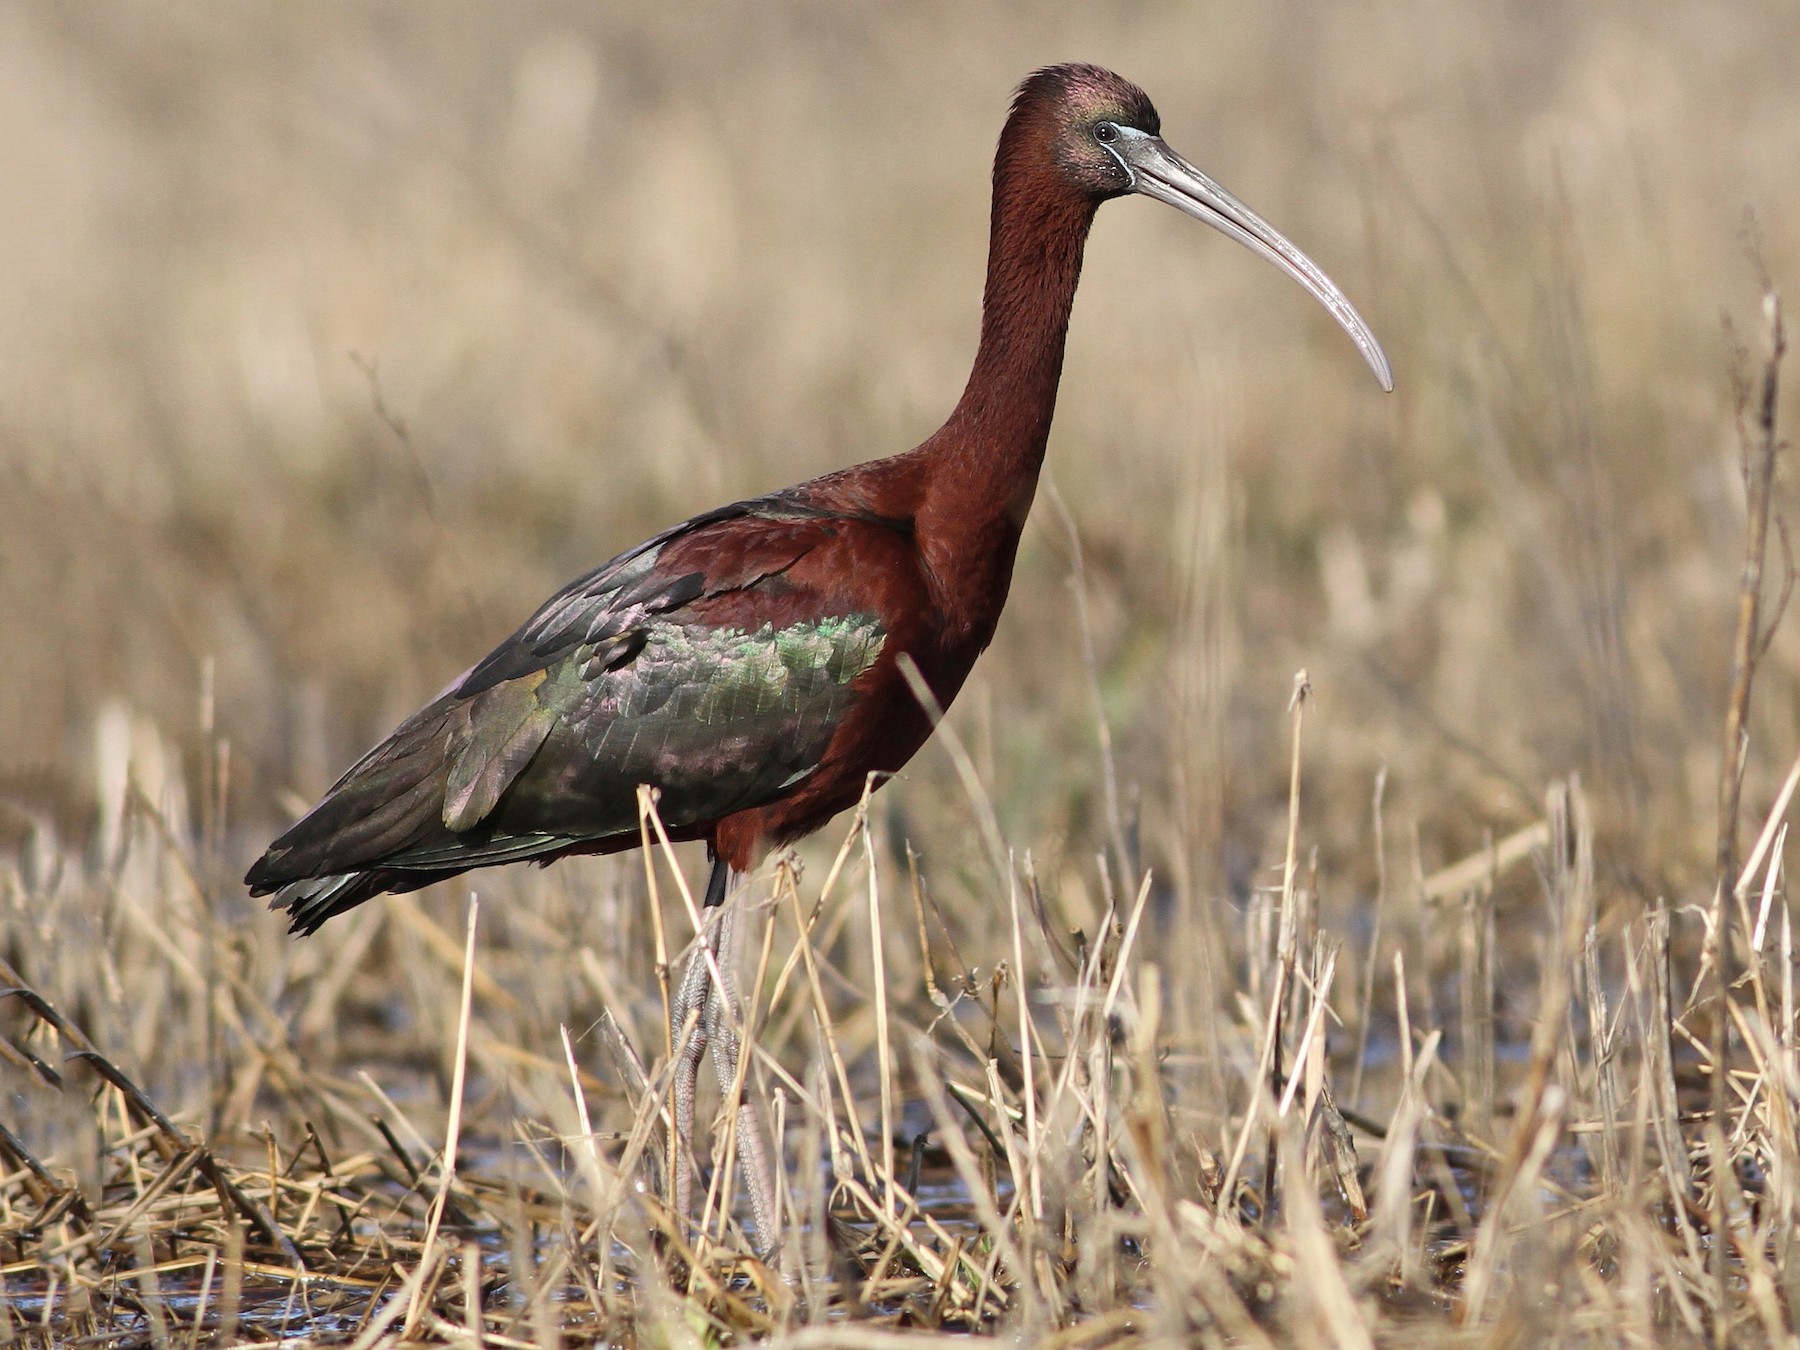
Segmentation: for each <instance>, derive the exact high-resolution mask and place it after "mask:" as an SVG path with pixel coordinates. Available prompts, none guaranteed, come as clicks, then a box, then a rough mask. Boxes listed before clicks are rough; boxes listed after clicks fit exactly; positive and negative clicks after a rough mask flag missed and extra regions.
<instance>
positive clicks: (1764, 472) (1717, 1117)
mask: <svg viewBox="0 0 1800 1350" xmlns="http://www.w3.org/2000/svg"><path fill="white" fill-rule="evenodd" d="M1763 318H1764V324H1765V330H1766V336H1767V342H1768V352H1767V355H1766V356H1765V357H1764V359H1763V364H1762V373H1761V380H1760V381H1759V382H1758V384H1757V388H1756V391H1755V418H1756V430H1755V435H1754V438H1753V437H1752V434H1751V433H1750V431H1749V430H1748V428H1746V427H1745V426H1744V417H1745V414H1746V413H1747V412H1748V411H1749V407H1748V405H1749V402H1750V399H1751V396H1752V391H1751V389H1750V387H1749V385H1748V383H1747V382H1746V383H1745V384H1743V385H1741V386H1740V388H1739V390H1738V409H1737V410H1738V427H1739V430H1738V434H1739V441H1740V443H1741V445H1742V447H1743V453H1744V464H1743V473H1744V499H1745V500H1744V506H1745V512H1746V515H1747V517H1748V521H1747V528H1746V532H1745V538H1744V564H1743V571H1742V574H1741V577H1740V581H1739V587H1738V613H1737V630H1736V633H1735V634H1734V636H1733V639H1732V651H1731V686H1730V696H1729V698H1728V699H1727V701H1726V705H1725V734H1724V741H1723V744H1722V745H1721V746H1720V755H1719V826H1718V840H1717V847H1716V861H1717V872H1716V878H1717V879H1716V882H1715V885H1714V889H1713V901H1712V911H1711V918H1710V928H1709V932H1708V934H1707V942H1708V945H1709V946H1710V948H1711V955H1712V961H1713V999H1712V1003H1713V1009H1712V1014H1713V1016H1712V1028H1711V1030H1712V1038H1711V1047H1710V1049H1711V1058H1712V1083H1711V1087H1712V1093H1711V1119H1710V1120H1709V1121H1708V1124H1707V1130H1706V1138H1707V1152H1708V1155H1709V1157H1710V1160H1711V1172H1712V1181H1713V1185H1712V1205H1711V1214H1710V1216H1709V1217H1710V1220H1711V1224H1712V1231H1713V1243H1712V1249H1711V1270H1712V1277H1713V1297H1714V1300H1715V1303H1714V1316H1715V1318H1716V1319H1718V1324H1717V1328H1716V1330H1717V1333H1718V1334H1719V1335H1721V1336H1723V1335H1724V1334H1725V1332H1726V1326H1727V1323H1728V1321H1729V1313H1728V1307H1729V1299H1728V1282H1729V1278H1730V1251H1729V1244H1728V1243H1727V1242H1726V1240H1725V1232H1726V1218H1727V1214H1726V1187H1725V1186H1724V1185H1723V1184H1722V1182H1723V1175H1724V1169H1725V1168H1726V1166H1727V1165H1728V1160H1727V1158H1726V1153H1725V1113H1726V1109H1727V1106H1728V1104H1729V1095H1730V1094H1729V1092H1728V1088H1727V1076H1728V1074H1729V1066H1730V1048H1731V1029H1730V1020H1731V1019H1730V1013H1729V1005H1730V997H1731V984H1732V955H1731V935H1730V930H1729V927H1728V925H1729V924H1730V921H1731V913H1730V905H1729V903H1728V901H1729V899H1730V897H1731V895H1732V893H1733V891H1734V890H1735V889H1736V881H1737V847H1738V811H1739V805H1740V799H1741V797H1742V794H1743V787H1744V775H1743V766H1744V752H1745V747H1746V742H1747V738H1748V732H1747V730H1746V726H1747V723H1748V720H1749V715H1750V694H1751V686H1752V684H1753V682H1754V680H1755V677H1756V663H1757V659H1758V657H1759V656H1760V655H1761V653H1762V649H1763V638H1762V631H1761V628H1762V618H1761V605H1762V585H1763V564H1764V561H1765V558H1766V555H1767V552H1768V538H1769V519H1770V516H1771V514H1772V513H1773V496H1774V482H1775V459H1776V455H1777V454H1778V452H1779V451H1780V449H1781V442H1780V440H1779V438H1778V437H1777V434H1776V406H1777V399H1778V396H1779V393H1780V388H1781V360H1782V357H1783V356H1784V355H1785V353H1786V351H1787V333H1786V330H1785V329H1784V327H1783V325H1782V321H1781V298H1780V296H1779V295H1777V294H1776V292H1775V290H1774V289H1773V288H1772V287H1766V288H1765V290H1764V293H1763Z"/></svg>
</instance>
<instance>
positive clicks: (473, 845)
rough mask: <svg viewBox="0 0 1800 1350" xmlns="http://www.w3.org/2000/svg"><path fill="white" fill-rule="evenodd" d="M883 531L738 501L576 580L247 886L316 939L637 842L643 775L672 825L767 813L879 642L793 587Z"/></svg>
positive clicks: (775, 503)
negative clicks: (366, 919) (338, 918)
mask: <svg viewBox="0 0 1800 1350" xmlns="http://www.w3.org/2000/svg"><path fill="white" fill-rule="evenodd" d="M871 528H873V529H878V530H879V529H884V528H886V526H885V525H882V524H872V523H871V522H868V521H863V520H858V519H856V518H853V517H840V516H836V515H834V514H833V513H830V512H826V511H822V510H814V509H810V508H808V507H806V506H804V505H802V504H796V503H794V502H792V501H787V500H783V499H780V498H774V499H765V500H763V501H758V502H745V503H739V504H737V505H736V506H732V507H726V508H724V509H722V510H719V511H715V512H711V513H709V514H707V515H705V516H700V517H696V518H695V519H694V520H692V521H689V522H687V523H686V524H685V525H683V526H680V527H677V528H676V529H674V530H670V531H666V532H665V533H663V534H661V535H658V536H657V537H656V538H654V539H652V540H650V541H648V542H647V543H645V544H643V545H641V546H639V547H638V548H636V549H633V550H632V551H630V552H629V553H625V554H621V555H620V556H619V557H617V558H614V559H613V560H612V561H610V562H608V563H606V564H605V565H604V566H602V567H599V568H596V569H595V570H594V571H593V572H590V573H589V574H587V575H586V576H584V577H581V578H579V579H578V580H576V581H575V582H573V583H572V584H570V585H569V586H567V587H565V588H564V589H563V590H561V591H559V592H558V593H557V594H556V595H554V596H552V597H551V598H550V600H549V601H547V602H546V603H545V604H544V605H543V606H542V607H541V608H540V609H539V610H538V611H537V613H536V614H534V615H533V616H532V618H531V619H530V620H529V621H527V622H526V623H525V625H524V626H523V627H521V628H520V629H519V631H518V632H516V633H515V634H513V636H512V637H510V638H509V639H507V641H505V642H504V643H502V644H501V645H500V646H499V647H498V648H496V649H495V650H494V652H493V653H491V654H490V655H489V656H488V657H487V658H486V659H485V660H483V661H482V662H481V663H480V664H478V665H477V666H475V667H474V668H473V669H472V670H471V671H470V672H469V673H468V674H467V675H465V676H464V677H463V678H462V679H461V680H459V681H457V682H456V684H454V685H452V686H451V687H450V689H448V690H447V691H446V692H445V693H444V694H443V695H442V696H440V697H439V698H438V699H437V700H435V701H434V702H433V703H432V704H431V705H429V706H428V707H426V708H424V709H422V710H421V711H420V712H418V713H417V714H415V715H414V716H413V717H411V718H409V719H407V721H406V722H404V723H402V724H401V726H400V727H398V728H397V729H396V730H395V731H394V733H393V734H392V735H391V736H390V737H388V739H387V740H385V741H383V742H382V743H381V744H380V745H378V746H376V747H375V748H374V749H373V750H371V751H370V752H369V753H368V754H367V755H365V756H364V757H363V758H362V759H361V760H359V761H358V762H357V763H356V765H354V766H353V767H352V768H351V769H350V770H349V772H347V773H346V774H345V775H344V776H343V777H342V778H341V779H339V780H338V782H337V784H336V785H335V786H334V787H333V788H332V789H331V790H330V792H328V793H327V794H326V796H325V798H324V799H323V800H322V801H321V802H320V803H319V804H318V806H316V807H315V808H314V809H313V810H312V811H311V812H310V813H309V814H308V815H307V816H306V817H304V818H303V819H302V820H301V821H299V822H298V823H297V824H296V825H294V827H293V828H292V829H290V830H288V831H287V833H285V834H284V835H282V836H281V838H279V839H277V840H276V841H275V842H274V844H273V845H271V846H270V848H269V851H268V852H267V853H266V854H265V855H264V856H263V858H262V859H261V860H260V861H258V862H257V864H256V865H255V866H254V867H253V868H251V870H250V873H249V875H248V876H247V878H246V881H247V882H248V883H249V885H250V888H251V891H252V893H253V894H258V895H263V894H268V893H270V892H276V893H277V894H276V899H275V900H274V902H273V904H274V905H275V906H277V907H282V908H286V909H288V910H289V911H290V912H291V914H292V918H293V927H294V928H295V929H297V930H303V931H309V932H310V931H311V930H312V929H314V928H316V927H317V926H318V925H319V924H320V923H322V922H324V920H325V919H327V918H329V917H331V916H332V915H334V914H337V913H341V912H343V911H344V910H345V909H348V908H350V907H352V906H354V905H356V904H359V903H361V902H362V901H363V900H365V899H368V898H369V897H370V896H372V895H376V894H379V893H380V892H382V891H384V890H410V889H413V888H414V887H416V886H421V885H425V884H428V883H429V882H431V881H434V880H437V879H439V878H441V877H445V876H453V875H455V874H456V873H458V872H461V871H465V870H467V869H468V868H471V867H480V866H484V865H488V864H491V863H499V862H510V861H515V860H518V859H522V858H534V857H535V858H541V859H545V860H547V859H549V858H551V857H554V856H556V855H558V854H560V853H564V852H567V851H569V850H571V849H575V848H582V849H593V848H596V847H599V848H605V847H609V846H624V845H625V844H628V843H629V842H633V841H634V840H635V838H636V832H637V792H636V789H637V786H638V784H640V783H650V784H654V785H655V786H657V787H658V789H659V790H660V792H661V808H660V809H661V810H662V812H663V818H664V820H665V821H666V822H667V823H668V824H669V825H670V827H671V828H672V829H676V830H681V829H684V828H687V827H692V826H697V825H700V824H703V823H704V822H708V821H711V820H714V819H717V818H718V817H720V816H722V815H725V814H728V813H730V812H732V811H737V810H742V809H744V808H745V807H747V806H752V805H756V804H759V803H761V802H763V801H766V800H768V799H770V798H771V797H772V796H773V795H774V794H776V793H779V792H780V791H781V790H782V789H783V788H784V787H786V786H787V785H789V784H790V783H792V782H794V781H795V780H796V779H797V778H800V777H804V776H805V774H806V773H807V772H809V771H810V769H811V768H812V767H813V766H814V765H816V764H817V762H818V758H819V756H820V755H821V754H822V753H823V752H824V748H825V744H826V743H827V742H828V741H829V739H830V736H831V733H832V731H833V730H834V729H835V727H836V725H837V724H838V723H839V721H840V720H841V718H842V716H843V715H844V713H845V712H846V711H847V710H848V708H849V707H850V705H851V704H852V703H853V702H854V701H855V699H856V697H857V694H856V692H855V690H854V689H853V688H852V683H853V681H854V680H855V679H856V677H857V676H859V675H860V674H861V673H862V672H863V671H864V670H866V669H867V668H868V667H869V665H870V664H872V663H873V662H874V660H875V658H876V655H877V654H878V653H879V651H880V648H881V644H882V641H883V637H884V634H883V631H882V628H881V625H880V624H879V622H878V621H877V620H876V619H875V617H874V616H872V615H869V614H863V613H856V612H842V611H843V607H842V606H839V607H837V609H838V610H839V612H832V610H833V607H832V606H831V605H829V604H823V602H821V601H820V599H819V597H817V596H816V595H813V594H810V593H808V592H807V590H806V588H805V587H801V586H796V585H795V584H793V583H791V582H789V581H787V580H786V578H785V577H784V575H783V574H784V573H786V572H787V571H788V570H789V569H790V568H792V567H793V566H794V565H795V564H796V563H797V562H798V561H799V560H801V559H802V558H804V557H806V556H807V555H808V554H809V553H811V552H813V551H814V550H816V549H819V548H821V547H828V546H829V545H831V544H832V543H833V542H834V541H836V540H837V539H838V538H839V536H840V535H841V533H842V532H844V531H846V530H851V531H854V530H861V529H871ZM822 605H823V607H821V606H822ZM727 611H728V612H729V614H728V618H727V617H724V616H726V615H727Z"/></svg>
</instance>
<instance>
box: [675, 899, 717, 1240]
mask: <svg viewBox="0 0 1800 1350" xmlns="http://www.w3.org/2000/svg"><path fill="white" fill-rule="evenodd" d="M708 927H709V928H710V927H711V925H710V924H709V925H708ZM711 990H712V974H711V972H710V971H708V970H707V968H706V953H705V951H703V950H696V951H695V952H694V954H693V955H692V956H691V957H689V958H688V963H687V968H686V969H685V970H683V971H682V972H681V983H680V984H679V985H678V986H676V990H675V997H674V999H673V1000H672V1001H671V1002H670V1004H669V1036H670V1044H671V1045H673V1046H674V1048H675V1080H674V1085H673V1091H674V1097H675V1120H674V1124H673V1127H672V1128H671V1129H670V1131H669V1159H670V1163H669V1165H670V1169H671V1171H672V1172H673V1174H674V1194H673V1195H672V1196H671V1197H670V1199H671V1201H672V1203H673V1204H674V1207H675V1213H676V1215H677V1216H678V1219H679V1220H681V1221H683V1222H685V1221H686V1220H687V1219H688V1218H689V1217H690V1215H691V1214H692V1212H693V1197H694V1091H695V1087H696V1085H697V1083H698V1080H699V1076H700V1061H701V1059H703V1058H704V1057H705V1055H706V1036H707V1031H706V1023H707V1017H706V1005H707V1001H708V995H709V994H710V993H711Z"/></svg>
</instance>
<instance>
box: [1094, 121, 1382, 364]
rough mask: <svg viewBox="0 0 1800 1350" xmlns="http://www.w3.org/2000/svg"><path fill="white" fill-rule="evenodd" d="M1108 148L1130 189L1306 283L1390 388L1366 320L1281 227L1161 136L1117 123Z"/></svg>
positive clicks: (1296, 279)
mask: <svg viewBox="0 0 1800 1350" xmlns="http://www.w3.org/2000/svg"><path fill="white" fill-rule="evenodd" d="M1106 148H1107V149H1108V150H1111V151H1112V152H1113V154H1114V155H1116V156H1117V157H1118V159H1119V162H1120V163H1121V164H1123V165H1124V166H1125V171H1126V172H1127V173H1129V174H1130V175H1131V190H1132V191H1133V192H1141V193H1143V194H1144V195H1145V196H1146V197H1154V198H1156V200H1157V201H1159V202H1167V203H1168V204H1169V205H1170V206H1173V207H1174V208H1175V209H1176V210H1178V211H1183V212H1186V213H1187V214H1188V215H1190V216H1192V217H1194V219H1195V220H1201V221H1205V222H1206V223H1207V224H1208V225H1210V226H1212V227H1213V228H1214V229H1215V230H1218V231H1219V232H1220V233H1221V234H1226V235H1229V236H1230V237H1231V238H1233V239H1235V240H1237V241H1238V243H1240V244H1242V245H1244V246H1245V247H1246V248H1248V249H1250V250H1252V251H1253V252H1255V253H1260V254H1261V255H1262V256H1263V257H1265V258H1267V259H1268V260H1269V261H1270V262H1272V263H1274V264H1275V266H1277V267H1279V268H1280V269H1281V270H1282V271H1284V272H1286V273H1287V274H1288V275H1289V276H1290V277H1292V278H1293V279H1294V280H1295V281H1297V282H1299V283H1300V284H1301V285H1302V286H1304V287H1306V289H1307V290H1308V291H1310V292H1311V293H1312V296H1313V298H1314V299H1315V300H1317V301H1318V302H1319V303H1320V304H1321V305H1323V306H1325V308H1326V309H1328V310H1330V311H1331V317H1332V318H1334V319H1336V320H1337V321H1338V323H1339V324H1340V325H1341V326H1342V327H1343V329H1344V331H1345V332H1346V333H1348V334H1349V335H1350V339H1351V341H1353V342H1355V343H1356V346H1357V349H1358V350H1359V351H1361V352H1362V354H1363V360H1365V361H1367V362H1368V363H1369V369H1371V370H1373V371H1374V372H1375V378H1376V379H1378V380H1380V381H1381V387H1382V388H1383V389H1386V390H1388V391H1389V392H1392V390H1393V388H1394V373H1393V371H1392V370H1390V369H1389V368H1388V361H1387V357H1386V356H1385V355H1383V354H1382V350H1381V344H1380V343H1379V342H1377V341H1376V340H1375V334H1374V333H1372V332H1370V331H1369V325H1368V324H1366V323H1364V322H1363V318H1362V315H1360V314H1358V313H1357V312H1356V307H1355V306H1354V305H1352V304H1351V303H1350V301H1349V300H1347V299H1346V298H1345V297H1344V293H1343V292H1342V291H1340V290H1339V289H1338V288H1337V285H1336V283H1334V282H1333V281H1332V279H1331V278H1330V277H1328V276H1326V275H1325V273H1324V272H1322V271H1321V270H1320V269H1319V265H1318V264H1317V263H1315V262H1314V261H1313V260H1312V259H1311V258H1309V257H1307V256H1306V255H1305V254H1304V253H1302V252H1301V251H1300V250H1299V249H1297V248H1295V247H1294V246H1293V245H1292V244H1291V243H1289V242H1288V241H1287V239H1286V238H1285V237H1283V235H1282V234H1281V232H1280V231H1279V230H1277V229H1276V228H1275V227H1274V226H1273V225H1271V224H1269V223H1268V221H1266V220H1264V219H1263V218H1262V217H1261V216H1259V215H1257V214H1256V212H1254V211H1252V210H1251V209H1250V208H1249V207H1247V206H1245V205H1244V204H1243V203H1242V202H1240V201H1239V200H1238V199H1237V198H1236V197H1234V196H1232V195H1231V194H1230V193H1229V192H1227V191H1226V190H1225V189H1224V188H1222V187H1220V186H1219V185H1218V184H1217V183H1215V182H1213V180H1212V179H1210V178H1208V177H1207V176H1206V175H1205V174H1203V173H1201V172H1200V170H1198V169H1196V168H1195V167H1194V166H1193V165H1192V164H1189V163H1188V162H1187V161H1186V160H1185V159H1183V158H1182V157H1181V156H1180V155H1178V154H1176V153H1175V152H1174V151H1173V150H1171V149H1169V147H1168V145H1167V144H1166V143H1165V142H1164V141H1163V139H1162V137H1160V136H1152V135H1151V134H1150V133H1149V132H1147V131H1139V130H1137V129H1136V128H1135V127H1120V128H1119V137H1118V139H1117V140H1115V141H1113V142H1111V143H1110V144H1108V145H1107V147H1106Z"/></svg>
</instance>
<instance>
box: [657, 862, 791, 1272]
mask: <svg viewBox="0 0 1800 1350" xmlns="http://www.w3.org/2000/svg"><path fill="white" fill-rule="evenodd" d="M730 880H731V875H730V871H729V869H728V868H727V867H726V865H725V863H724V862H723V861H722V860H715V861H714V863H713V870H712V876H711V877H710V878H709V879H708V881H707V886H706V906H705V911H704V912H705V914H706V920H705V927H704V929H703V934H702V938H701V941H702V943H703V944H704V945H703V946H702V947H700V948H697V949H696V950H695V952H694V954H693V955H692V956H691V957H689V958H688V965H687V969H686V970H685V971H683V972H682V976H681V983H680V985H679V986H678V987H677V988H676V991H675V996H674V998H673V999H672V1000H671V1002H670V1006H669V1021H670V1027H671V1039H672V1044H673V1045H674V1047H675V1080H674V1096H675V1119H674V1128H673V1130H672V1131H671V1132H670V1135H671V1137H670V1139H669V1150H670V1154H671V1156H672V1157H674V1159H675V1169H674V1171H675V1185H674V1194H673V1196H672V1200H673V1202H674V1207H675V1212H676V1213H677V1214H679V1215H681V1216H682V1217H683V1218H684V1219H685V1218H688V1217H691V1215H692V1212H693V1185H694V1170H695V1169H694V1163H693V1160H694V1156H695V1155H694V1147H693V1141H694V1097H695V1090H696V1087H697V1083H698V1079H699V1074H700V1061H701V1059H702V1058H704V1057H705V1054H706V1051H707V1049H708V1047H710V1048H711V1050H712V1059H713V1072H714V1074H715V1075H716V1076H717V1077H718V1080H719V1090H720V1091H721V1092H722V1093H724V1094H726V1096H727V1098H729V1096H730V1093H731V1089H732V1084H733V1083H735V1082H736V1081H737V1071H738V1059H739V1057H740V1053H741V1050H742V1041H741V1040H740V1038H739V1037H738V1033H737V1022H738V1018H739V1012H738V1007H739V1004H738V997H737V979H736V976H735V975H734V973H733V970H734V957H735V954H736V946H737V941H736V939H737V931H738V923H737V909H736V907H735V906H732V905H727V904H726V903H725V895H726V891H727V889H728V883H729V882H730ZM709 948H710V949H711V951H712V954H713V963H714V964H716V965H717V966H718V971H719V977H720V980H719V982H717V983H715V981H714V980H713V978H712V968H711V965H709V963H708V961H707V959H706V953H707V949H709ZM737 1140H738V1162H739V1165H740V1166H741V1167H742V1168H743V1171H744V1181H745V1183H746V1185H747V1186H748V1187H749V1190H750V1207H751V1212H752V1214H753V1215H754V1217H755V1221H756V1238H757V1242H758V1244H759V1245H760V1246H761V1248H762V1249H763V1251H764V1253H765V1254H766V1253H768V1252H769V1251H772V1250H773V1249H774V1246H775V1235H776V1231H777V1229H778V1227H779V1222H778V1218H777V1215H776V1207H775V1184H774V1173H773V1172H772V1171H771V1170H770V1163H769V1147H768V1142H767V1140H766V1138H765V1137H764V1135H763V1129H762V1120H761V1118H760V1117H759V1116H758V1115H757V1113H756V1109H755V1107H754V1106H752V1105H751V1103H750V1102H748V1101H746V1100H743V1099H742V1094H741V1090H740V1100H739V1104H738V1110H737Z"/></svg>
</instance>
